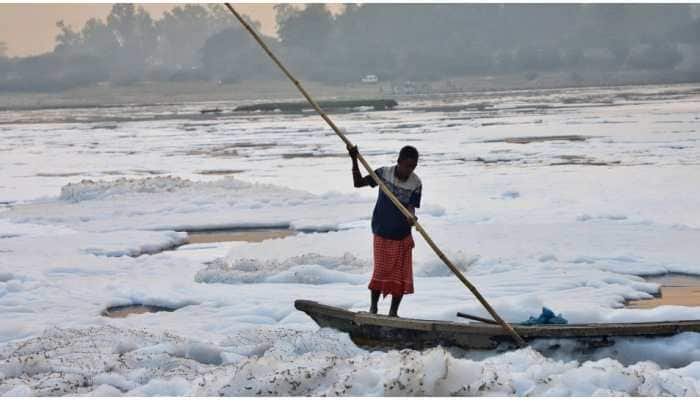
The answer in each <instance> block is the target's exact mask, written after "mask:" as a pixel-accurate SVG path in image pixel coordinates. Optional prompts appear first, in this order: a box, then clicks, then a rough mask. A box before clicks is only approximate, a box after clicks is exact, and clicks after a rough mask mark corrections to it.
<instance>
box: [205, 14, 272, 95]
mask: <svg viewBox="0 0 700 400" xmlns="http://www.w3.org/2000/svg"><path fill="white" fill-rule="evenodd" d="M263 40H265V41H266V42H267V43H268V44H271V45H272V46H273V49H275V47H276V46H275V40H274V39H273V38H269V37H268V38H263ZM276 50H278V49H276ZM273 51H275V50H273ZM200 54H201V57H202V66H203V69H204V71H205V73H206V75H207V76H209V77H210V78H212V79H215V80H219V81H222V82H224V83H232V82H237V81H240V80H244V79H256V78H264V77H269V76H275V75H273V74H278V72H277V71H276V70H275V68H276V67H275V66H274V65H272V64H271V63H270V60H269V59H268V58H267V55H265V54H264V53H263V51H262V49H260V46H258V44H257V43H255V42H253V41H252V40H251V38H250V35H249V34H248V32H245V31H243V30H242V29H241V28H239V27H233V28H228V29H225V30H223V31H221V32H219V33H217V34H215V35H213V36H212V37H210V38H209V39H207V41H206V42H205V43H204V46H203V47H202V49H201V52H200Z"/></svg>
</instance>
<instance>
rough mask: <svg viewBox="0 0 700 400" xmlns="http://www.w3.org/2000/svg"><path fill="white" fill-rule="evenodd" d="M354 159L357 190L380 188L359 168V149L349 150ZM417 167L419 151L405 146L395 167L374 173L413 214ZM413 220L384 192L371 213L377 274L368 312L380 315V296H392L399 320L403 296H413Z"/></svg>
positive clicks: (392, 310) (417, 204) (371, 285)
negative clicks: (378, 312) (368, 187)
mask: <svg viewBox="0 0 700 400" xmlns="http://www.w3.org/2000/svg"><path fill="white" fill-rule="evenodd" d="M348 151H349V153H350V158H351V159H352V179H353V183H354V185H355V187H356V188H360V187H364V186H371V187H375V186H377V183H376V182H375V181H374V179H373V178H372V176H371V175H367V176H365V177H363V176H362V174H361V173H360V168H359V167H358V165H357V154H358V153H357V146H355V147H352V148H348ZM417 165H418V150H416V148H415V147H413V146H404V147H403V148H402V149H401V151H400V152H399V158H398V161H397V162H396V165H394V166H391V167H382V168H379V169H377V170H375V171H374V172H375V173H376V174H377V176H379V178H380V179H382V181H383V182H384V184H385V185H386V186H387V187H388V188H389V190H390V191H391V192H392V193H393V194H394V196H396V198H397V199H399V201H400V202H401V204H403V206H404V207H406V209H408V210H409V211H410V212H411V214H414V217H413V218H415V209H416V208H418V207H420V200H421V190H422V184H421V181H420V179H419V178H418V176H417V175H416V174H414V173H413V170H414V169H416V166H417ZM413 221H414V220H413V219H410V218H407V217H406V216H404V215H403V214H402V213H401V211H399V209H398V208H397V207H396V206H395V205H394V203H392V202H391V200H390V199H389V197H388V196H387V195H386V194H384V192H382V191H381V190H380V191H379V196H378V197H377V203H376V204H375V206H374V213H373V214H372V233H373V234H374V272H373V273H372V280H371V281H370V282H369V290H370V291H371V299H372V304H371V306H370V309H369V312H371V313H373V314H376V313H377V303H378V302H379V296H380V295H382V296H386V295H387V294H390V295H391V308H390V310H389V316H390V317H398V311H399V304H401V299H402V298H403V295H404V294H410V293H413V260H412V251H413V247H414V243H413V237H412V236H411V227H412V225H413Z"/></svg>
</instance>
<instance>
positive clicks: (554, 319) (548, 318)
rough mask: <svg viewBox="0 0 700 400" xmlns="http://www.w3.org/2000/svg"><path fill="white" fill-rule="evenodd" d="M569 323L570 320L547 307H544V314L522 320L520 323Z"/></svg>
mask: <svg viewBox="0 0 700 400" xmlns="http://www.w3.org/2000/svg"><path fill="white" fill-rule="evenodd" d="M568 323H569V321H567V320H566V319H565V318H564V317H562V316H561V314H559V315H554V311H552V310H550V309H549V308H547V307H542V314H540V316H539V317H537V318H535V317H532V316H531V317H530V318H528V320H527V321H525V322H521V323H520V325H555V324H559V325H563V324H568Z"/></svg>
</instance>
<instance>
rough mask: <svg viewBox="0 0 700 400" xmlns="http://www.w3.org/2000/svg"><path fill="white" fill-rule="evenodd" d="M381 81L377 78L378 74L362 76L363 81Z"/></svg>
mask: <svg viewBox="0 0 700 400" xmlns="http://www.w3.org/2000/svg"><path fill="white" fill-rule="evenodd" d="M377 82H379V78H377V75H365V77H364V78H362V83H377Z"/></svg>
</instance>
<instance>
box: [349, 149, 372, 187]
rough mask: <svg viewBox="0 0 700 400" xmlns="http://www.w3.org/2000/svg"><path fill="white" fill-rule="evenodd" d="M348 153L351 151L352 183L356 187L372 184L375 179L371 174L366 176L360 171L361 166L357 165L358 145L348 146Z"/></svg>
mask: <svg viewBox="0 0 700 400" xmlns="http://www.w3.org/2000/svg"><path fill="white" fill-rule="evenodd" d="M348 153H350V158H351V159H352V183H353V185H355V187H356V188H361V187H364V186H372V183H374V179H372V177H371V176H370V175H367V176H365V177H363V176H362V173H360V167H359V166H358V165H357V153H358V151H357V146H353V147H348Z"/></svg>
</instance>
